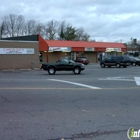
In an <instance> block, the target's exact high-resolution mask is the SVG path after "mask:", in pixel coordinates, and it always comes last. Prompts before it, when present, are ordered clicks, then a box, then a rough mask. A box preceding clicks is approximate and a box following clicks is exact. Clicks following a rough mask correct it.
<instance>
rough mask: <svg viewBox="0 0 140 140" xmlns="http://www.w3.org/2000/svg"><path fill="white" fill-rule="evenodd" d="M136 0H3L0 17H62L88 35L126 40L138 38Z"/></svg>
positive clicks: (45, 19)
mask: <svg viewBox="0 0 140 140" xmlns="http://www.w3.org/2000/svg"><path fill="white" fill-rule="evenodd" d="M139 5H140V1H139V0H135V1H132V0H70V1H66V0H57V1H56V0H50V1H46V0H41V1H38V0H31V1H30V2H29V0H22V1H19V0H14V2H13V1H11V0H5V1H2V2H1V5H0V13H1V14H0V20H2V18H3V17H4V16H8V15H9V14H16V15H20V14H21V15H23V16H24V17H25V19H26V20H30V19H35V20H39V21H40V22H41V23H46V22H48V21H50V20H52V19H54V20H56V21H63V20H65V21H66V22H68V23H71V24H72V26H74V27H83V28H84V30H85V32H87V33H88V34H90V36H91V38H92V39H95V40H97V41H98V40H102V41H116V40H123V41H124V42H125V41H129V40H130V38H131V37H133V38H137V39H138V40H139V39H140V38H139V30H140V27H139V23H140V8H139Z"/></svg>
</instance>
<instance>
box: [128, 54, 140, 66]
mask: <svg viewBox="0 0 140 140" xmlns="http://www.w3.org/2000/svg"><path fill="white" fill-rule="evenodd" d="M130 63H131V65H134V66H137V65H138V66H140V59H138V58H136V57H132V56H131V57H130Z"/></svg>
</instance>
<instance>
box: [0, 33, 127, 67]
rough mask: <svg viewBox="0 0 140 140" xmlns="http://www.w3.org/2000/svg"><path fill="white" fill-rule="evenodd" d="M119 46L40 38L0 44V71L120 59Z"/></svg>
mask: <svg viewBox="0 0 140 140" xmlns="http://www.w3.org/2000/svg"><path fill="white" fill-rule="evenodd" d="M126 51H127V50H126V47H125V45H123V44H122V43H112V42H87V41H63V40H44V39H43V38H42V37H41V36H40V35H31V36H21V37H11V38H3V39H2V40H0V69H24V68H39V66H40V62H56V61H57V60H59V59H60V58H62V57H67V58H70V59H72V60H76V58H77V57H86V58H87V59H88V60H89V62H90V63H96V62H98V60H99V57H100V58H102V59H103V58H105V57H109V56H116V55H122V54H123V53H124V52H126Z"/></svg>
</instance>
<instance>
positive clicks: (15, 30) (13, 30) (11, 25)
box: [3, 14, 25, 37]
mask: <svg viewBox="0 0 140 140" xmlns="http://www.w3.org/2000/svg"><path fill="white" fill-rule="evenodd" d="M24 22H25V19H24V17H23V16H22V15H13V14H10V15H9V16H5V17H4V18H3V24H4V27H5V35H6V36H7V37H14V36H19V35H21V33H22V29H23V24H24Z"/></svg>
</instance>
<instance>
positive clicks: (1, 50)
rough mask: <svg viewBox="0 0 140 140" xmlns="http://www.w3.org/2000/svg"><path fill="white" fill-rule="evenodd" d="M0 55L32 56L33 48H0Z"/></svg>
mask: <svg viewBox="0 0 140 140" xmlns="http://www.w3.org/2000/svg"><path fill="white" fill-rule="evenodd" d="M0 54H34V48H0Z"/></svg>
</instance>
